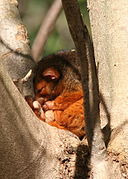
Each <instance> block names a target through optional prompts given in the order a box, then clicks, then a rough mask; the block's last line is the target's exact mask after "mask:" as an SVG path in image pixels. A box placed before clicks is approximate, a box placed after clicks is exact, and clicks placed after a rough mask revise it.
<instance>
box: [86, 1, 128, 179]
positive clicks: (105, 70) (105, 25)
mask: <svg viewBox="0 0 128 179" xmlns="http://www.w3.org/2000/svg"><path fill="white" fill-rule="evenodd" d="M88 8H89V13H90V20H91V25H92V37H93V42H94V49H95V57H96V60H97V62H98V64H99V65H98V75H99V83H100V92H101V100H102V101H101V105H102V104H104V106H102V107H101V119H102V121H105V120H107V121H108V125H109V128H110V129H111V130H112V129H113V131H112V135H111V140H110V143H109V145H108V152H110V156H111V157H112V158H113V160H114V161H116V162H117V161H118V162H119V163H118V164H117V163H116V162H113V167H114V168H115V173H119V172H120V171H121V172H122V175H121V176H120V175H117V176H116V178H118V177H119V178H123V177H124V178H125V177H126V178H127V177H128V176H127V173H128V171H127V170H128V112H127V108H128V97H127V93H128V85H127V81H128V62H127V54H128V38H127V37H128V28H127V22H128V1H121V0H117V1H112V0H98V1H95V0H89V1H88ZM116 165H117V166H118V167H119V168H118V167H117V166H116ZM115 166H116V167H115ZM119 170H120V171H119ZM126 171H127V172H126Z"/></svg>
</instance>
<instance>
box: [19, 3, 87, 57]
mask: <svg viewBox="0 0 128 179" xmlns="http://www.w3.org/2000/svg"><path fill="white" fill-rule="evenodd" d="M52 3H53V0H27V1H25V0H19V9H20V13H21V17H22V20H23V23H24V24H25V26H26V27H27V30H28V33H29V39H30V44H31V46H32V44H33V41H34V39H35V37H36V34H37V32H38V30H39V28H40V25H41V22H42V21H43V19H44V18H45V15H46V13H47V11H48V9H49V8H50V6H51V4H52ZM79 5H80V9H81V14H82V15H83V20H84V22H85V24H86V25H87V27H88V29H89V31H90V25H89V17H88V10H87V3H86V0H79ZM73 47H74V44H73V41H72V39H71V36H70V33H69V30H68V25H67V22H66V18H65V15H64V12H63V11H62V12H61V13H60V15H59V16H58V19H57V21H56V24H55V28H54V29H53V31H52V33H51V34H50V35H49V38H48V40H47V42H46V45H45V47H44V52H43V56H45V55H48V54H51V53H53V52H56V51H58V50H62V49H71V48H73Z"/></svg>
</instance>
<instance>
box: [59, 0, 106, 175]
mask: <svg viewBox="0 0 128 179" xmlns="http://www.w3.org/2000/svg"><path fill="white" fill-rule="evenodd" d="M62 4H63V7H64V11H65V14H66V18H67V22H68V25H69V29H70V32H71V35H72V38H73V40H74V43H75V46H76V50H77V52H78V55H79V58H80V63H81V77H82V85H83V91H84V109H85V118H86V124H87V139H88V143H89V146H90V149H91V164H92V168H93V169H92V171H93V177H98V175H99V178H100V176H102V175H104V176H105V177H106V176H107V177H108V176H109V171H108V163H107V162H106V159H107V154H106V147H105V143H104V141H103V136H102V132H101V127H100V119H99V86H98V77H97V71H96V64H95V58H94V50H93V46H92V43H91V40H90V38H89V34H88V31H87V28H86V27H85V26H84V23H83V20H82V17H81V14H80V9H79V6H78V2H77V0H62ZM101 166H102V169H103V170H102V172H99V170H101Z"/></svg>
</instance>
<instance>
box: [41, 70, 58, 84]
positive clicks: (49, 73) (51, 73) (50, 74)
mask: <svg viewBox="0 0 128 179" xmlns="http://www.w3.org/2000/svg"><path fill="white" fill-rule="evenodd" d="M42 76H43V78H44V79H45V80H46V81H57V80H58V79H59V78H60V73H59V72H58V70H56V69H55V68H53V67H49V68H47V69H45V70H44V71H43V73H42Z"/></svg>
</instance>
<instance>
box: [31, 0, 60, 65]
mask: <svg viewBox="0 0 128 179" xmlns="http://www.w3.org/2000/svg"><path fill="white" fill-rule="evenodd" d="M61 9H62V3H61V0H54V2H53V4H52V6H51V7H50V9H49V11H48V13H47V14H46V17H45V19H43V22H42V25H41V27H40V30H39V32H38V34H37V36H36V39H35V40H34V43H33V45H32V56H33V58H34V60H35V61H36V62H38V61H39V58H40V55H41V54H42V52H43V49H44V46H45V43H46V41H47V39H48V36H49V34H50V33H51V32H52V30H53V27H54V25H55V22H56V20H57V18H58V16H59V14H60V12H61Z"/></svg>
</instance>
